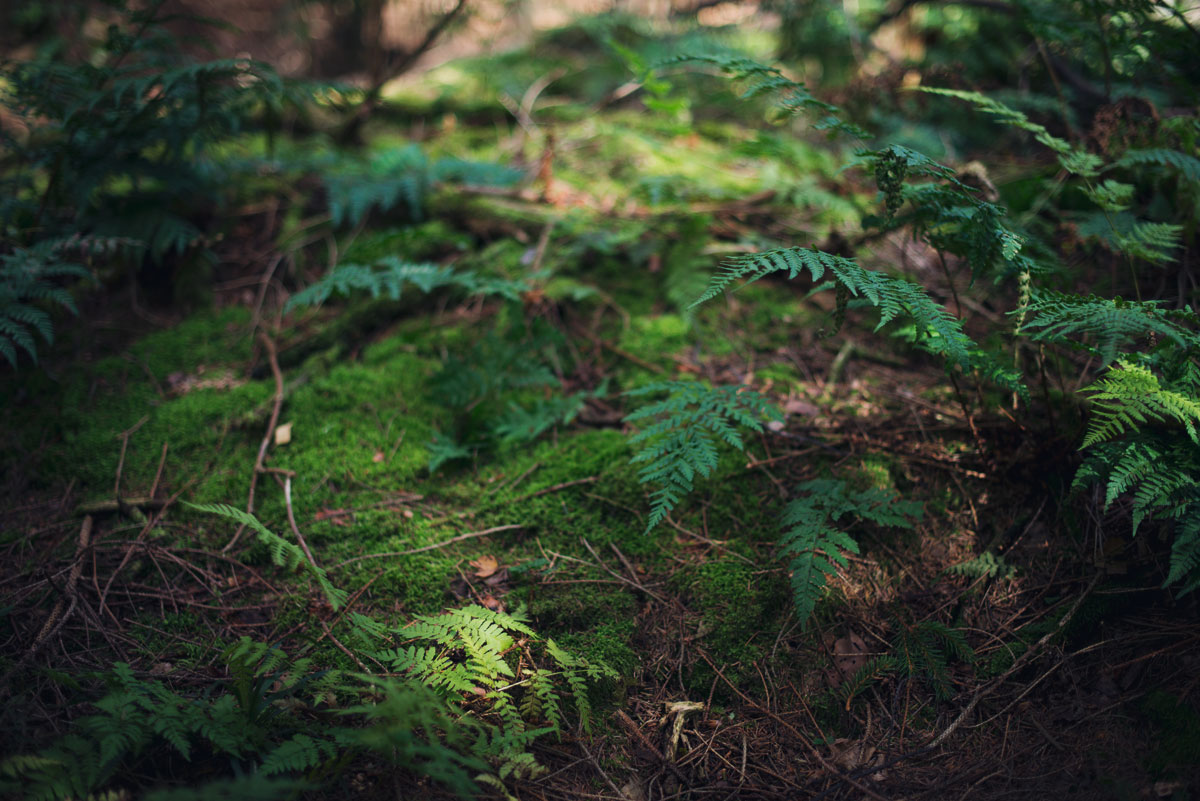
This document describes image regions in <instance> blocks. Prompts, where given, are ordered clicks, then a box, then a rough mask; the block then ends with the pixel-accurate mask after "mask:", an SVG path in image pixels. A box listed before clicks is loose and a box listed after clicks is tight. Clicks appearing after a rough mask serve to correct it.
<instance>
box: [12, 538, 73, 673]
mask: <svg viewBox="0 0 1200 801" xmlns="http://www.w3.org/2000/svg"><path fill="white" fill-rule="evenodd" d="M93 522H94V521H93V519H92V516H91V515H88V516H87V517H85V518H83V525H81V526H80V527H79V542H78V544H77V545H76V546H75V557H74V559H73V564H72V565H71V574H70V576H69V577H68V578H67V584H66V587H64V588H63V593H64V595H63V597H61V598H59V599H58V603H56V604H55V605H54V609H53V610H51V612H50V617H48V618H46V622H45V623H43V624H42V627H41V629H39V630H38V633H37V636H36V637H34V638H33V645H31V646H29V650H28V651H26V652H25V655H24V656H22V657H21V658H20V659H18V660H17V662H16V664H14V665H13V666H12V667H10V668H9V669H8V670H7V671H5V673H4V675H3V676H2V677H0V687H7V686H8V680H9V679H10V678H12V675H13V674H14V673H16V672H17V671H18V670H20V669H21V666H22V665H24V664H25V663H26V662H28V661H29V660H30V659H33V657H34V656H36V655H37V652H38V651H40V650H41V649H42V646H43V645H45V644H46V642H47V641H48V640H49V639H50V638H51V637H53V636H54V634H55V633H56V632H57V631H58V630H59V629H60V628H62V626H63V624H64V623H66V622H67V620H69V619H70V617H71V615H72V613H74V612H75V606H76V604H78V603H79V596H78V594H77V593H76V586H77V585H78V584H79V577H80V575H82V574H83V554H84V551H86V550H87V549H88V546H89V545H91V543H92V523H93ZM64 605H66V606H67V608H66V611H65V612H64V611H63V606H64Z"/></svg>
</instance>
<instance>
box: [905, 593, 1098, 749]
mask: <svg viewBox="0 0 1200 801" xmlns="http://www.w3.org/2000/svg"><path fill="white" fill-rule="evenodd" d="M1102 575H1103V573H1101V572H1097V573H1096V575H1095V576H1093V577H1092V580H1091V582H1090V583H1089V584H1088V586H1087V589H1086V590H1084V591H1083V593H1082V594H1081V595H1080V596H1079V597H1078V598H1076V599H1075V603H1074V604H1073V605H1072V606H1071V608H1070V610H1069V611H1068V612H1067V613H1066V614H1065V615H1063V617H1062V619H1061V620H1059V621H1058V624H1057V625H1056V626H1055V627H1054V628H1053V629H1052V630H1050V631H1048V632H1046V633H1045V634H1044V635H1043V636H1042V638H1041V639H1040V640H1038V641H1037V642H1036V643H1034V644H1033V647H1032V648H1030V649H1029V650H1028V651H1026V652H1025V653H1023V654H1021V656H1020V657H1019V658H1017V659H1016V661H1014V662H1013V663H1012V665H1011V666H1010V667H1009V668H1008V670H1006V671H1004V672H1003V673H1001V674H1000V675H999V676H997V677H996V678H994V679H992V681H991V682H990V683H989V684H986V685H984V686H983V687H981V688H980V689H979V690H978V691H977V692H976V693H975V695H973V696H972V697H971V700H970V702H969V703H968V704H967V705H966V707H964V708H963V711H962V712H960V713H959V714H958V717H956V718H955V719H954V720H953V722H951V724H950V725H949V726H947V727H946V728H945V729H944V730H943V731H942V733H941V734H939V735H938V736H937V737H934V738H933V740H931V741H930V743H929V745H928V746H926V747H927V748H936V747H937V746H939V745H941V744H942V743H944V742H945V741H946V738H948V737H949V736H950V735H951V734H953V733H954V732H955V731H956V730H957V729H958V727H959V726H961V725H962V724H963V721H965V720H966V719H967V716H968V715H970V714H971V713H972V712H973V711H974V710H975V707H976V706H978V705H979V702H980V701H982V700H983V699H984V698H986V697H987V696H989V695H991V694H992V693H993V692H995V690H996V688H997V687H999V686H1000V685H1001V684H1002V683H1004V681H1006V680H1007V679H1008V677H1009V676H1011V675H1013V674H1014V673H1016V672H1017V671H1018V670H1020V669H1021V668H1023V667H1025V665H1026V664H1028V663H1029V662H1030V661H1032V659H1033V657H1034V656H1035V655H1037V654H1039V653H1041V651H1042V649H1043V648H1045V647H1046V643H1048V642H1050V640H1051V639H1052V638H1053V637H1054V636H1055V635H1056V634H1058V633H1059V632H1061V631H1062V630H1063V629H1064V628H1065V627H1066V625H1067V624H1068V623H1070V622H1071V619H1072V618H1074V617H1075V613H1076V612H1078V611H1079V607H1080V606H1082V605H1083V602H1084V601H1085V600H1086V599H1087V598H1088V596H1090V595H1091V594H1092V590H1094V589H1095V588H1096V585H1097V584H1098V583H1100V577H1101V576H1102Z"/></svg>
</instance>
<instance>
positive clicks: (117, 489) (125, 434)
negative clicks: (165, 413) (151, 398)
mask: <svg viewBox="0 0 1200 801" xmlns="http://www.w3.org/2000/svg"><path fill="white" fill-rule="evenodd" d="M149 419H150V415H146V416H145V417H143V418H142V419H141V420H138V421H137V422H136V423H134V424H133V425H132V426H131V427H130V428H127V429H125V430H124V431H122V432H121V433H120V434H118V435H117V438H118V439H120V440H121V456H120V457H119V458H118V459H117V479H116V482H115V483H114V484H113V497H114V498H116V499H117V502H118V503H119V502H120V501H121V473H123V472H124V471H125V450H126V449H127V448H128V447H129V438H130V437H132V436H133V435H134V434H135V433H136V432H137V430H138V429H139V428H141V427H142V426H144V425H146V421H147V420H149Z"/></svg>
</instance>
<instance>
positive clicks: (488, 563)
mask: <svg viewBox="0 0 1200 801" xmlns="http://www.w3.org/2000/svg"><path fill="white" fill-rule="evenodd" d="M469 564H470V565H471V567H473V568H475V575H476V576H478V577H479V578H487V577H488V576H490V575H492V574H493V573H495V572H496V571H497V570H499V569H500V563H499V562H498V561H497V560H496V557H494V556H481V557H479V558H478V559H472V560H471V561H470V562H469Z"/></svg>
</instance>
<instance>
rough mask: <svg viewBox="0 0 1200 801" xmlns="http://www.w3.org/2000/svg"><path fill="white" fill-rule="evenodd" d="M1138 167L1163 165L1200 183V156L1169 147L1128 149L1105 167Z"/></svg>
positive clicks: (1195, 182) (1106, 169)
mask: <svg viewBox="0 0 1200 801" xmlns="http://www.w3.org/2000/svg"><path fill="white" fill-rule="evenodd" d="M1138 167H1163V168H1166V169H1168V170H1174V171H1175V172H1177V173H1178V174H1179V175H1180V176H1181V177H1182V178H1183V179H1184V180H1187V181H1190V182H1191V183H1194V184H1200V158H1196V157H1195V156H1191V155H1188V154H1187V153H1180V152H1179V151H1178V150H1170V149H1167V148H1158V147H1156V148H1148V149H1146V150H1137V149H1134V150H1126V151H1125V152H1124V153H1122V154H1121V158H1119V159H1117V160H1116V161H1114V162H1113V163H1112V164H1110V165H1108V166H1107V167H1105V168H1104V169H1105V171H1108V170H1115V169H1122V168H1138Z"/></svg>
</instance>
